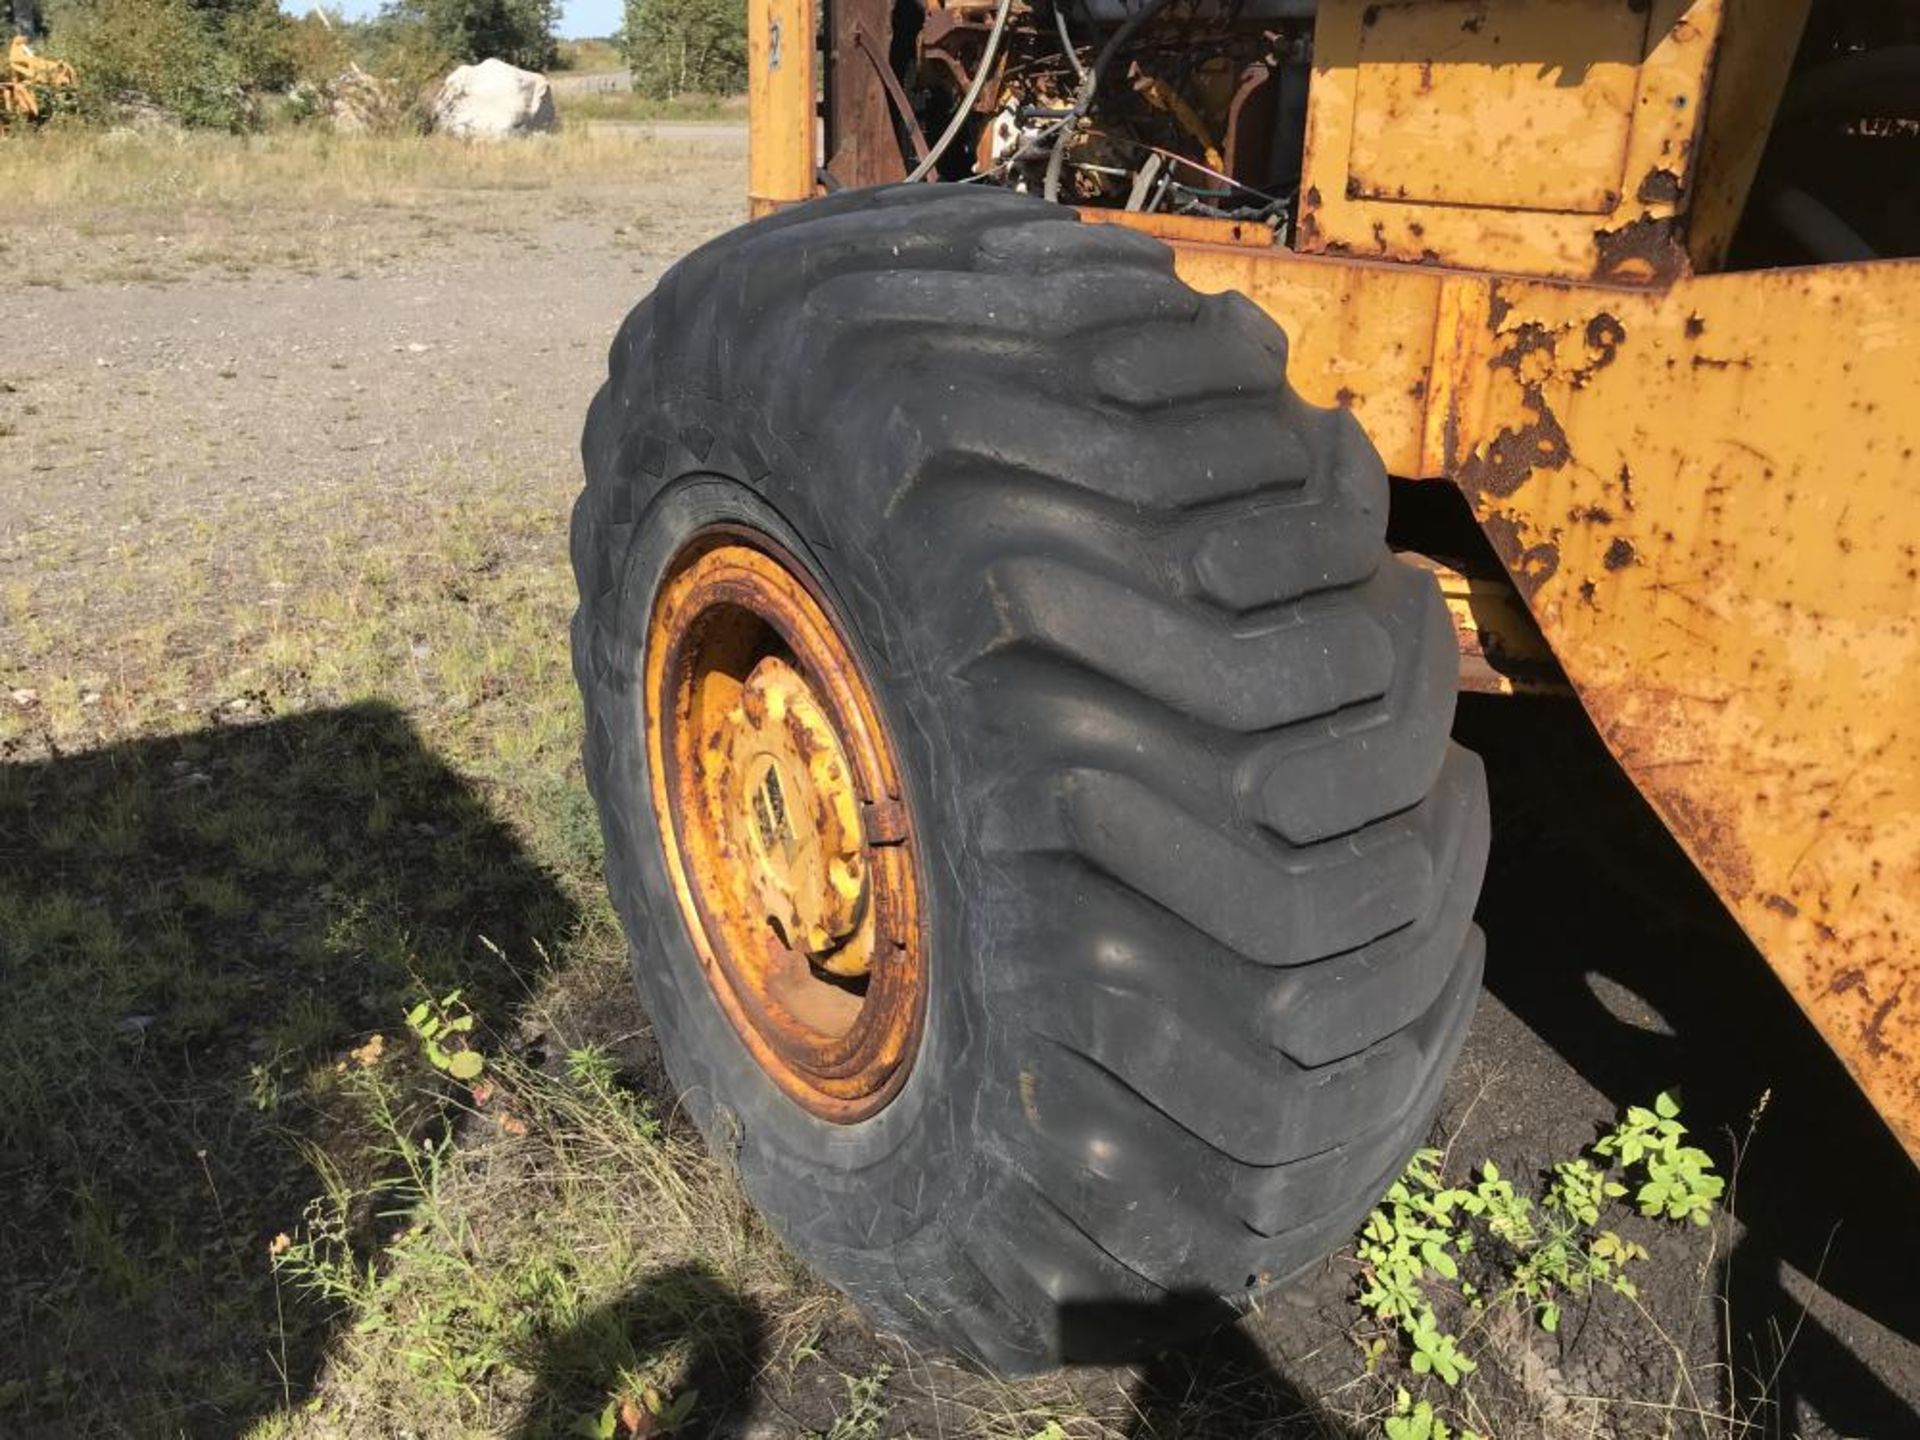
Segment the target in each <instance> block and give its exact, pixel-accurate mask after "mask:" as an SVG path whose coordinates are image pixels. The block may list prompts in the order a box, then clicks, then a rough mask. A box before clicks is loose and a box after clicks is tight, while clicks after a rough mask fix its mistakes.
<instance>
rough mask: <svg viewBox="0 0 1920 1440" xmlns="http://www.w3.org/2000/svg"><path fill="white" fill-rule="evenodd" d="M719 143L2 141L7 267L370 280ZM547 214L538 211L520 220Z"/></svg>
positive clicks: (601, 206) (190, 136)
mask: <svg viewBox="0 0 1920 1440" xmlns="http://www.w3.org/2000/svg"><path fill="white" fill-rule="evenodd" d="M713 163H714V159H713V155H712V153H711V147H710V146H709V147H707V148H706V149H703V148H702V146H701V145H700V144H699V143H698V142H694V143H691V144H681V143H674V144H667V143H664V142H661V141H658V140H655V139H653V138H651V137H650V136H648V135H645V134H642V133H638V132H635V131H628V130H619V129H608V128H604V127H593V126H585V125H582V126H576V127H573V128H571V129H565V130H562V131H561V132H559V133H558V134H555V135H552V136H546V137H540V138H537V139H534V140H529V141H524V142H518V143H514V144H510V145H480V144H471V143H468V142H465V141H461V140H455V139H449V138H447V137H443V136H418V135H407V136H372V135H367V136H340V135H333V134H331V133H328V132H324V131H320V130H305V129H300V130H284V131H277V132H273V133H269V134H266V135H256V136H232V135H213V134H204V133H197V132H184V133H179V134H167V133H161V134H152V135H147V134H135V133H132V132H112V133H107V134H102V133H100V132H98V131H92V130H86V129H83V128H81V127H78V126H49V127H47V128H46V129H45V130H43V131H41V132H38V133H32V134H25V135H20V136H15V137H11V138H9V139H8V140H6V141H5V142H4V143H0V193H5V194H6V195H7V196H8V197H9V199H10V200H12V201H13V202H14V203H12V204H10V205H9V206H8V207H7V209H6V212H5V214H4V215H0V260H4V261H5V262H6V263H8V264H9V265H10V266H12V267H13V268H14V270H15V273H16V274H18V275H19V276H20V278H21V280H22V283H24V284H27V285H36V286H55V287H58V286H64V285H68V284H75V283H95V282H97V283H164V282H167V281H174V280H180V279H183V278H185V277H187V276H189V275H194V274H208V273H211V274H215V275H218V274H227V275H245V274H250V273H252V272H254V271H256V270H262V269H267V270H291V271H295V272H300V273H308V274H319V273H344V274H353V273H360V272H362V271H364V270H366V269H368V268H370V267H372V268H378V267H380V266H383V265H388V264H392V263H394V262H396V261H401V260H406V259H409V258H412V257H415V256H418V255H420V254H422V253H424V252H427V251H433V252H435V253H439V254H445V253H446V252H447V251H448V250H449V248H450V247H471V246H473V245H474V244H476V243H479V244H485V243H487V242H489V241H491V242H494V243H505V242H512V241H516V240H524V239H525V238H526V237H527V236H528V235H529V234H530V233H532V226H531V221H532V219H534V218H539V219H547V218H550V217H551V215H552V214H553V213H554V212H556V211H558V212H560V213H565V214H580V215H598V214H601V213H605V214H609V215H611V214H614V213H617V212H618V208H619V203H620V201H621V200H622V199H623V198H624V197H626V196H630V194H631V191H632V187H633V186H634V185H635V184H637V183H644V182H648V181H659V180H662V179H669V178H672V177H673V176H675V175H677V174H681V173H687V174H690V175H691V174H698V173H700V172H701V171H703V169H709V168H711V167H712V165H713ZM533 207H537V208H538V209H539V210H540V212H541V213H540V214H539V215H538V216H537V217H535V216H531V215H529V214H528V211H529V209H530V208H533Z"/></svg>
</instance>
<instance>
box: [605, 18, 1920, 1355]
mask: <svg viewBox="0 0 1920 1440" xmlns="http://www.w3.org/2000/svg"><path fill="white" fill-rule="evenodd" d="M1917 17H1920V12H1916V11H1915V10H1914V9H1913V7H1911V6H1909V5H1904V4H1901V3H1898V0H1884V3H1874V0H1858V3H1839V0H1835V3H1825V0H1823V3H1819V4H1813V5H1810V4H1809V3H1808V0H750V3H749V7H748V26H749V30H748V40H749V73H750V84H751V101H752V109H751V112H750V113H751V125H752V129H751V141H750V152H749V157H750V158H749V184H750V198H751V209H752V214H753V216H754V219H753V220H752V221H751V223H749V224H747V225H746V226H744V227H742V228H741V229H739V230H737V231H735V232H733V233H731V234H728V235H726V236H723V237H721V238H720V239H718V240H716V241H714V242H713V243H711V244H709V245H707V246H706V247H704V248H702V249H701V250H698V251H696V252H695V253H694V254H692V255H690V256H688V257H687V258H686V259H684V260H683V261H681V262H680V263H679V264H678V265H676V266H675V267H674V268H673V269H672V270H671V271H670V272H669V273H668V274H667V275H666V276H665V277H664V278H663V279H662V281H661V282H660V284H659V286H658V288H657V289H656V290H655V292H654V293H653V294H652V295H651V296H650V297H648V298H647V299H646V300H645V301H643V302H642V303H641V305H640V306H639V307H638V308H637V309H636V310H635V311H634V312H633V314H632V315H631V316H630V317H629V318H628V319H627V321H626V323H625V325H624V326H623V328H622V329H621V332H620V334H619V337H618V338H617V340H616V341H615V343H614V345H613V348H612V352H611V356H610V364H609V374H608V379H607V383H606V385H605V386H604V387H603V388H602V390H601V391H600V393H599V395H598V396H597V397H596V399H595V401H594V403H593V406H592V410H591V412H590V414H589V418H588V421H587V427H586V433H585V437H584V442H583V451H584V457H585V464H586V472H587V486H586V490H585V492H584V493H583V495H582V496H581V499H580V501H579V504H578V506H577V507H576V510H575V515H574V527H573V558H574V565H575V569H576V573H577V577H578V580H579V587H580V596H581V602H580V609H579V612H578V614H577V617H576V620H575V624H574V633H573V645H574V662H575V668H576V671H577V674H578V677H579V681H580V684H581V688H582V692H583V695H584V697H585V704H586V715H587V741H586V763H587V771H588V776H589V779H590V781H591V784H592V786H593V789H594V792H595V795H596V797H597V800H598V804H599V806H600V812H601V818H602V823H603V828H604V830H605V834H606V839H607V871H608V878H609V884H610V886H611V889H612V892H613V896H614V899H615V901H616V904H617V906H618V908H619V910H620V913H621V916H622V919H623V922H624V924H625V926H626V928H627V931H628V934H629V937H630V939H631V941H632V946H633V951H634V956H635V968H636V975H637V980H638V983H639V986H640V989H641V992H642V995H643V998H644V1000H645V1002H646V1004H647V1006H648V1008H649V1010H650V1012H651V1014H652V1016H653V1018H654V1020H655V1022H656V1026H657V1029H658V1032H659V1034H660V1037H661V1042H662V1045H663V1047H664V1051H665V1055H666V1059H667V1063H668V1065H669V1068H670V1070H671V1072H672V1074H673V1076H674V1078H675V1080H676V1082H677V1083H678V1085H679V1086H680V1087H681V1088H682V1090H683V1091H684V1092H685V1093H686V1095H687V1097H688V1104H689V1105H690V1107H691V1108H692V1111H693V1113H694V1115H695V1116H696V1118H697V1119H698V1120H699V1121H700V1123H701V1124H702V1125H703V1127H704V1128H705V1129H706V1131H707V1133H708V1134H709V1135H710V1136H711V1137H713V1139H714V1141H715V1143H716V1144H719V1145H722V1146H723V1147H725V1148H726V1149H727V1150H728V1151H729V1153H731V1154H733V1155H735V1156H736V1157H737V1159H738V1163H739V1168H740V1173H741V1176H742V1179H743V1182H744V1184H745V1186H746V1188H747V1190H748V1191H749V1193H750V1194H751V1195H752V1196H753V1197H754V1199H755V1200H756V1201H757V1202H758V1203H759V1204H760V1206H761V1207H762V1208H763V1209H764V1210H765V1211H766V1212H767V1213H768V1214H769V1216H770V1217H771V1218H772V1219H773V1221H774V1222H775V1223H776V1225H777V1226H778V1227H779V1228H780V1230H781V1231H782V1233H783V1234H784V1235H786V1236H787V1238H788V1239H789V1240H790V1241H791V1243H792V1244H793V1245H794V1246H795V1247H796V1248H797V1249H798V1250H799V1251H800V1252H801V1253H802V1254H804V1255H805V1256H806V1257H807V1258H808V1259H810V1260H811V1261H812V1262H814V1263H815V1264H816V1265H818V1266H819V1267H820V1268H821V1269H822V1270H823V1271H824V1272H825V1273H826V1274H828V1275H829V1276H831V1277H832V1278H833V1279H834V1280H835V1281H837V1282H838V1283H839V1284H841V1285H842V1286H843V1287H845V1288H846V1289H847V1290H848V1291H849V1292H850V1293H852V1294H853V1295H855V1296H856V1297H857V1298H858V1299H859V1300H861V1301H862V1303H864V1304H865V1305H866V1306H867V1307H868V1308H869V1310H870V1311H872V1312H873V1313H874V1314H875V1316H876V1318H877V1319H878V1320H879V1321H880V1322H881V1323H882V1324H884V1325H886V1326H888V1327H889V1328H892V1329H894V1330H896V1331H898V1332H901V1333H905V1334H908V1335H911V1336H914V1337H917V1338H919V1339H921V1340H923V1341H928V1342H931V1343H936V1344H940V1345H944V1346H946V1347H949V1348H951V1349H954V1350H957V1351H960V1352H963V1353H965V1354H968V1355H971V1356H973V1357H976V1358H977V1359H979V1360H980V1361H982V1362H984V1363H986V1364H988V1365H991V1366H993V1367H995V1368H998V1369H1000V1370H1003V1371H1017V1370H1022V1369H1030V1368H1033V1367H1036V1366H1044V1365H1047V1364H1051V1363H1055V1362H1058V1361H1062V1360H1097V1359H1110V1358H1118V1357H1122V1356H1128V1355H1135V1354H1139V1353H1141V1352H1142V1351H1144V1350H1149V1349H1151V1348H1153V1347H1154V1346H1157V1345H1159V1344H1161V1343H1164V1342H1165V1341H1166V1340H1167V1339H1168V1338H1169V1337H1171V1336H1175V1335H1178V1334H1180V1333H1182V1332H1183V1331H1186V1330H1189V1329H1191V1328H1193V1327H1196V1326H1199V1325H1203V1324H1207V1323H1211V1322H1212V1321H1214V1320H1216V1319H1217V1318H1218V1317H1219V1316H1220V1315H1222V1314H1225V1313H1230V1312H1231V1311H1232V1309H1233V1308H1234V1307H1235V1306H1236V1305H1237V1304H1239V1303H1240V1302H1241V1301H1242V1300H1243V1299H1244V1298H1245V1297H1246V1296H1248V1295H1250V1294H1252V1293H1254V1292H1257V1291H1258V1290H1260V1289H1261V1288H1262V1287H1265V1286H1269V1285H1272V1284H1275V1283H1279V1282H1282V1281H1284V1280H1286V1279H1287V1278H1288V1277H1289V1276H1291V1275H1294V1274H1296V1273H1298V1272H1300V1271H1301V1270H1302V1269H1303V1268H1304V1267H1306V1266H1309V1265H1311V1264H1313V1263H1315V1262H1316V1261H1318V1260H1319V1259H1320V1258H1321V1257H1323V1256H1324V1255H1325V1254H1326V1253H1327V1252H1328V1251H1329V1250H1331V1249H1332V1248H1333V1247H1335V1246H1337V1245H1338V1244H1339V1243H1341V1241H1342V1240H1343V1239H1344V1238H1345V1237H1346V1236H1347V1235H1348V1234H1350V1233H1351V1230H1352V1228H1353V1226H1354V1225H1355V1224H1356V1222H1357V1221H1358V1220H1359V1219H1360V1218H1361V1217H1362V1216H1364V1215H1365V1213H1366V1212H1367V1210H1368V1208H1369V1207H1370V1206H1371V1205H1372V1204H1373V1202H1374V1200H1375V1199H1376V1197H1377V1196H1378V1194H1379V1193H1380V1191H1381V1190H1382V1189H1383V1188H1384V1187H1385V1185H1386V1184H1387V1183H1388V1182H1389V1181H1390V1180H1391V1179H1392V1177H1393V1176H1394V1175H1395V1174H1396V1173H1397V1172H1398V1170H1399V1168H1400V1167H1401V1165H1402V1164H1403V1163H1404V1162H1405V1159H1406V1157H1407V1155H1408V1154H1409V1152H1410V1151H1411V1150H1412V1149H1413V1147H1414V1146H1415V1145H1417V1144H1418V1143H1419V1142H1420V1141H1421V1139H1422V1138H1423V1137H1424V1135H1425V1133H1426V1129H1427V1126H1428V1124H1429V1121H1430V1117H1431V1115H1432V1113H1433V1108H1434V1106H1435V1104H1436V1103H1437V1100H1438V1096H1439V1093H1440V1089H1441V1086H1442V1085H1443V1083H1444V1081H1445V1078H1446V1075H1447V1071H1448V1068H1449V1066H1450V1064H1451V1062H1452V1059H1453V1057H1454V1055H1455V1053H1456V1052H1457V1049H1458V1047H1459V1045H1460V1042H1461V1039H1462V1036H1463V1034H1464V1032H1465V1027H1466V1025H1467V1022H1468V1019H1469V1017H1470V1015H1471V1013H1472V1008H1473V1004H1474V999H1475V995H1476V993H1477V989H1478V984H1479V978H1480V972H1481V960H1482V955H1483V941H1482V937H1481V935H1480V933H1479V931H1478V930H1477V929H1476V928H1475V927H1474V925H1473V923H1472V916H1473V910H1474V905H1475V899H1476V896H1477V893H1478V890H1479V885H1480V880H1481V876H1482V873H1483V870H1484V866H1485V860H1486V853H1487V843H1488V834H1489V817H1488V810H1487V802H1486V792H1485V785H1484V781H1483V778H1482V774H1481V770H1480V765H1479V762H1478V760H1477V759H1476V758H1475V757H1474V756H1473V755H1471V754H1470V753H1468V752H1466V751H1465V750H1463V749H1460V748H1459V747H1457V746H1455V745H1453V744H1452V742H1451V741H1450V739H1449V734H1448V732H1449V725H1450V720H1451V717H1452V714H1453V707H1454V697H1455V695H1456V693H1457V691H1458V690H1459V689H1462V688H1464V689H1468V690H1476V691H1484V692H1492V693H1495V694H1503V695H1505V694H1516V693H1523V692H1536V691H1549V692H1560V693H1567V692H1569V691H1570V692H1571V693H1572V694H1574V695H1577V696H1578V698H1579V701H1580V703H1581V704H1582V705H1583V706H1584V707H1585V709H1586V711H1587V713H1588V714H1589V715H1590V716H1591V718H1592V720H1593V722H1594V724H1595V726H1596V727H1597V728H1598V731H1599V733H1600V735H1601V736H1602V737H1603V738H1604V740H1605V742H1606V744H1607V746H1608V748H1609V749H1610V750H1611V751H1612V753H1613V755H1614V757H1615V758H1616V759H1617V760H1618V762H1619V764H1620V766H1621V768H1622V769H1623V770H1624V771H1625V773H1626V774H1627V775H1628V776H1629V777H1631V779H1632V781H1633V783H1634V784H1635V785H1636V786H1637V787H1638V788H1639V790H1640V792H1641V793H1642V794H1643V795H1644V796H1645V797H1646V799H1647V800H1648V802H1649V803H1650V804H1651V806H1652V807H1653V809H1654V810H1655V811H1656V812H1657V814H1658V815H1659V816H1660V818H1661V819H1662V820H1663V821H1664V823H1665V824H1666V825H1667V827H1668V828H1669V829H1670V830H1671V831H1672V833H1673V834H1674V835H1675V836H1676V837H1677V839H1678V840H1679V842H1680V844H1681V845H1682V846H1683V847H1684V849H1685V851H1686V853H1687V854H1688V855H1689V856H1691V858H1692V860H1693V862H1694V863H1695V864H1696V865H1697V866H1698V867H1699V869H1700V871H1701V873H1702V874H1703V875H1704V876H1705V877H1706V879H1707V880H1708V881H1709V882H1710V883H1711V885H1712V887H1713V889H1714V890H1715V892H1716V893H1717V894H1718V896H1719V897H1720V899H1721V900H1722V901H1723V902H1724V904H1725V905H1726V907H1727V908H1728V910H1729V911H1730V912H1731V913H1732V914H1733V916H1734V917H1735V918H1736V919H1737V920H1738V921H1739V923H1740V924H1741V926H1743V927H1744V929H1745V930H1746V932H1747V934H1748V935H1749V936H1751V937H1752V939H1753V941H1754V943H1755V945H1756V946H1757V947H1758V949H1759V951H1760V952H1761V953H1762V954H1763V955H1764V956H1765V957H1766V959H1767V961H1768V963H1770V964H1771V965H1772V967H1773V968H1774V969H1775V970H1776V971H1777V972H1778V974H1779V976H1780V978H1781V980H1782V981H1783V982H1784V983H1785V985H1786V987H1787V989H1788V990H1789V991H1790V992H1791V993H1792V994H1793V996H1794V997H1795V998H1796V999H1797V1000H1798V1002H1799V1004H1800V1005H1801V1006H1802V1007H1803V1008H1804V1010H1805V1011H1806V1014H1807V1015H1808V1017H1809V1018H1810V1019H1811V1021H1812V1022H1813V1024H1814V1025H1816V1026H1817V1027H1818V1028H1819V1030H1820V1032H1821V1033H1822V1034H1823V1035H1824V1036H1825V1037H1826V1039H1827V1040H1828V1042H1829V1043H1830V1044H1831V1045H1832V1047H1833V1049H1834V1050H1835V1051H1836V1052H1837V1053H1838V1054H1839V1056H1840V1057H1841V1058H1842V1060H1844V1062H1845V1063H1846V1065H1847V1067H1848V1068H1849V1070H1850V1071H1851V1072H1852V1074H1853V1075H1854V1077H1855V1078H1856V1079H1857V1080H1858V1082H1859V1084H1860V1086H1861V1088H1862V1090H1863V1091H1864V1092H1865V1093H1866V1095H1867V1097H1868V1098H1869V1099H1870V1100H1871V1101H1872V1103H1873V1104H1874V1106H1875V1107H1876V1108H1877V1109H1878V1111H1879V1113H1880V1114H1881V1115H1882V1116H1883V1117H1884V1118H1885V1120H1886V1122H1887V1124H1888V1125H1889V1126H1890V1127H1891V1128H1892V1129H1893V1131H1894V1132H1895V1134H1896V1135H1897V1136H1898V1137H1899V1138H1900V1140H1901V1141H1902V1142H1903V1143H1904V1145H1905V1146H1906V1147H1907V1149H1908V1150H1909V1152H1910V1153H1911V1152H1915V1151H1916V1149H1920V994H1917V993H1916V990H1920V969H1916V963H1915V958H1914V957H1915V942H1916V937H1920V630H1917V629H1916V616H1917V614H1920V511H1917V510H1916V506H1915V504H1914V502H1913V500H1912V498H1911V495H1910V493H1909V492H1908V490H1907V488H1906V487H1907V485H1909V484H1911V483H1913V482H1914V480H1915V479H1916V478H1920V466H1916V462H1915V458H1914V457H1915V451H1916V448H1920V400H1917V399H1916V392H1917V391H1920V262H1916V261H1915V260H1913V259H1911V258H1906V257H1912V256H1914V255H1915V254H1916V253H1920V185H1916V179H1917V178H1920V168H1917V167H1916V163H1915V162H1916V160H1917V159H1920V18H1917ZM1491 943H1492V944H1494V945H1495V946H1497V945H1499V943H1500V937H1499V935H1498V934H1495V935H1493V936H1492V937H1491Z"/></svg>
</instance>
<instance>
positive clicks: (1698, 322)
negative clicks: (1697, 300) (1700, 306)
mask: <svg viewBox="0 0 1920 1440" xmlns="http://www.w3.org/2000/svg"><path fill="white" fill-rule="evenodd" d="M1681 328H1682V329H1683V330H1684V331H1685V332H1686V336H1687V338H1688V339H1689V340H1698V339H1699V338H1700V337H1701V336H1702V335H1704V334H1706V333H1707V322H1706V321H1704V320H1702V319H1701V318H1700V317H1699V316H1698V315H1689V316H1687V322H1686V324H1685V325H1684V326H1682V327H1681Z"/></svg>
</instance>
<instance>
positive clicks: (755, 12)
mask: <svg viewBox="0 0 1920 1440" xmlns="http://www.w3.org/2000/svg"><path fill="white" fill-rule="evenodd" d="M813 28H814V27H813V4H812V0H747V100H748V104H747V200H748V209H749V212H750V213H751V214H752V215H754V216H755V217H756V218H757V217H758V216H760V215H764V214H766V213H767V212H768V211H770V210H772V209H774V208H776V207H777V206H779V205H780V204H781V203H783V202H786V201H792V200H805V199H806V198H807V197H809V196H810V195H812V194H813V192H814V172H815V170H816V168H817V166H818V163H819V162H818V161H817V160H816V158H815V156H814V134H815V128H816V127H815V124H814V113H813V104H814V95H815V88H814V86H815V82H814V34H813Z"/></svg>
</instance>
